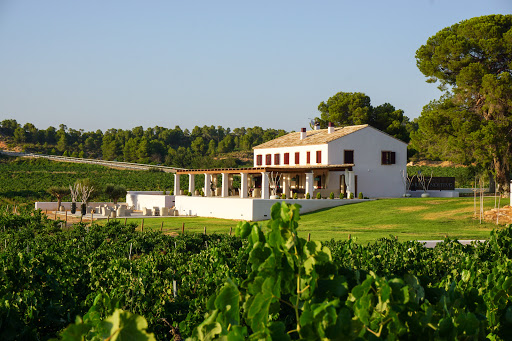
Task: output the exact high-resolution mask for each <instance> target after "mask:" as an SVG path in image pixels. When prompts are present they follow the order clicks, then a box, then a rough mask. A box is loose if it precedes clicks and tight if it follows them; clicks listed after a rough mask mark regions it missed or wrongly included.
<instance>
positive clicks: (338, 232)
mask: <svg viewBox="0 0 512 341" xmlns="http://www.w3.org/2000/svg"><path fill="white" fill-rule="evenodd" d="M484 205H485V210H488V209H491V208H493V207H494V199H492V198H486V199H485V203H484ZM478 210H479V207H478V202H477V211H478ZM473 212H474V210H473V198H425V199H423V198H421V199H420V198H417V199H416V198H403V199H386V200H375V201H369V202H365V203H360V204H355V205H347V206H340V207H336V208H332V209H328V210H322V211H317V212H313V213H310V214H305V215H303V216H302V217H301V220H300V225H299V226H300V228H299V235H301V236H302V237H305V236H307V234H308V233H311V238H312V239H315V240H330V239H331V238H334V239H347V238H348V235H349V234H350V235H351V237H352V238H356V241H357V242H359V243H367V242H371V241H374V240H376V239H379V238H384V237H389V236H390V235H393V236H397V237H398V240H401V241H405V240H431V239H434V240H438V239H444V237H445V236H446V235H447V236H448V237H450V238H457V239H487V238H488V237H489V233H490V231H491V230H492V229H493V228H495V227H496V225H494V224H491V223H488V222H485V223H482V224H479V220H475V219H473ZM477 213H478V212H477Z"/></svg>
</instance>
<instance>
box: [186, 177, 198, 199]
mask: <svg viewBox="0 0 512 341" xmlns="http://www.w3.org/2000/svg"><path fill="white" fill-rule="evenodd" d="M195 190H196V175H195V174H189V175H188V191H189V192H190V193H192V195H194V192H195Z"/></svg>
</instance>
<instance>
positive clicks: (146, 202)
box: [126, 191, 175, 210]
mask: <svg viewBox="0 0 512 341" xmlns="http://www.w3.org/2000/svg"><path fill="white" fill-rule="evenodd" d="M139 193H144V194H138V193H137V192H131V191H130V192H128V194H126V203H127V204H128V206H133V207H134V208H135V209H136V210H142V209H143V208H144V207H147V208H153V207H169V208H170V207H173V206H175V203H174V195H163V194H162V191H160V192H155V194H147V193H148V192H139ZM157 193H159V194H157Z"/></svg>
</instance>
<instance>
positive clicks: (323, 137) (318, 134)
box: [253, 124, 368, 149]
mask: <svg viewBox="0 0 512 341" xmlns="http://www.w3.org/2000/svg"><path fill="white" fill-rule="evenodd" d="M366 127H368V124H362V125H357V126H347V127H341V128H334V132H333V133H331V134H329V133H327V129H319V130H309V131H307V132H306V138H305V139H302V140H301V139H300V132H295V133H289V134H287V135H284V136H281V137H278V138H277V139H273V140H271V141H268V142H265V143H262V144H260V145H258V146H255V147H253V149H259V148H278V147H292V146H308V145H313V144H324V143H328V142H331V141H333V140H337V139H339V138H341V137H343V136H347V135H348V134H351V133H353V132H355V131H358V130H361V129H363V128H366Z"/></svg>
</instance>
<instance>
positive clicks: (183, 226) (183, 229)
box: [181, 223, 185, 234]
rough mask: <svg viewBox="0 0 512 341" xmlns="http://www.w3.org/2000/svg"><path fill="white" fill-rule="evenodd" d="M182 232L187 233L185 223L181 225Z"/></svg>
mask: <svg viewBox="0 0 512 341" xmlns="http://www.w3.org/2000/svg"><path fill="white" fill-rule="evenodd" d="M181 234H185V223H183V224H182V225H181Z"/></svg>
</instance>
